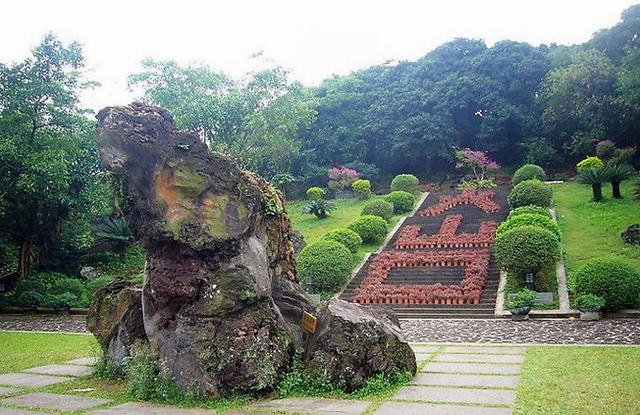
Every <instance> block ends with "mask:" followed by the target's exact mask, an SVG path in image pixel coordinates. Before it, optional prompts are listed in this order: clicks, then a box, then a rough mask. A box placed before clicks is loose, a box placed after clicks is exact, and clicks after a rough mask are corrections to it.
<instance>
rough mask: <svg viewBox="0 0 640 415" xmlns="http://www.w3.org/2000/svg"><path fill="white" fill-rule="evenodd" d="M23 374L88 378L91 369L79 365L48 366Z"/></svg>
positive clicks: (35, 368) (28, 370)
mask: <svg viewBox="0 0 640 415" xmlns="http://www.w3.org/2000/svg"><path fill="white" fill-rule="evenodd" d="M24 372H28V373H43V374H45V375H64V376H89V375H90V374H91V373H93V368H92V367H89V366H79V365H48V366H39V367H34V368H32V369H27V370H24Z"/></svg>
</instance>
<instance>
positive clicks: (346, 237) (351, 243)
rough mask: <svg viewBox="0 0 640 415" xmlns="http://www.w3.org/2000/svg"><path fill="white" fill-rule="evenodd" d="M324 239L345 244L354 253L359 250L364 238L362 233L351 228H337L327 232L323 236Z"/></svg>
mask: <svg viewBox="0 0 640 415" xmlns="http://www.w3.org/2000/svg"><path fill="white" fill-rule="evenodd" d="M322 239H324V240H331V241H335V242H338V243H341V244H342V245H344V247H345V248H347V249H348V250H349V251H350V252H351V253H352V254H355V253H356V252H358V248H360V245H362V238H361V237H360V235H358V234H357V233H355V232H354V231H352V230H351V229H344V228H343V229H336V230H333V231H330V232H327V233H325V234H324V235H323V236H322Z"/></svg>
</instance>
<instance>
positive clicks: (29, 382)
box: [0, 373, 71, 388]
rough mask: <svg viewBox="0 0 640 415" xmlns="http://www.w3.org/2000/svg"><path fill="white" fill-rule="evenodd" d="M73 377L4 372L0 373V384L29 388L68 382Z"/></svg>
mask: <svg viewBox="0 0 640 415" xmlns="http://www.w3.org/2000/svg"><path fill="white" fill-rule="evenodd" d="M69 380H71V378H63V377H60V376H45V375H32V374H30V373H4V374H2V375H0V385H9V386H22V387H27V388H39V387H42V386H49V385H54V384H56V383H62V382H67V381H69Z"/></svg>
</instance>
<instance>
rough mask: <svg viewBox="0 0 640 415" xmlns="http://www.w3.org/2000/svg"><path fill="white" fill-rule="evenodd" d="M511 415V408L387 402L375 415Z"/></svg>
mask: <svg viewBox="0 0 640 415" xmlns="http://www.w3.org/2000/svg"><path fill="white" fill-rule="evenodd" d="M399 414H402V415H511V414H513V410H511V409H509V408H487V407H481V406H459V405H438V404H431V403H409V402H385V403H383V404H382V406H380V408H378V410H377V411H375V412H374V413H373V415H399Z"/></svg>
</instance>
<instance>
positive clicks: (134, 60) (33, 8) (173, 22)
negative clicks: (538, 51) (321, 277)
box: [0, 0, 640, 110]
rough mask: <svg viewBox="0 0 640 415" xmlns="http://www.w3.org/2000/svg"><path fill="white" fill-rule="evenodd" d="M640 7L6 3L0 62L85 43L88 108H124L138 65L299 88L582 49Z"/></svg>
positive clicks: (119, 0)
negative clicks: (199, 67) (476, 46)
mask: <svg viewBox="0 0 640 415" xmlns="http://www.w3.org/2000/svg"><path fill="white" fill-rule="evenodd" d="M639 2H640V0H592V1H585V0H535V1H533V0H529V1H526V2H525V1H520V0H484V1H467V0H439V1H437V2H433V1H428V0H422V1H419V0H395V1H376V0H369V1H362V0H318V1H313V2H312V1H305V0H262V1H260V0H233V1H231V0H225V1H215V0H209V1H204V0H203V1H194V0H180V1H175V0H174V1H163V0H156V1H147V0H128V1H123V0H107V1H100V2H96V1H90V0H89V1H87V0H84V1H81V0H15V1H13V0H11V1H7V2H6V3H4V4H3V5H2V10H3V18H2V24H0V61H2V62H4V63H8V62H13V61H19V60H22V59H25V58H26V57H28V56H29V53H30V49H31V48H32V47H33V46H34V45H37V44H38V43H39V42H40V40H41V39H42V36H43V35H44V34H45V33H46V32H49V31H52V32H54V33H55V34H57V35H58V36H59V37H60V38H61V39H62V40H64V41H71V40H77V41H79V42H81V43H83V44H84V55H85V57H86V61H87V67H88V69H89V70H90V73H89V74H88V77H89V78H91V79H93V80H96V81H99V82H100V83H101V84H102V86H101V87H99V88H98V89H96V90H94V91H92V92H91V93H88V94H86V95H85V96H84V98H83V104H84V105H85V106H86V107H89V108H93V109H94V110H99V109H100V108H102V107H104V106H106V105H120V104H127V103H129V102H130V101H131V100H132V99H133V98H134V96H133V95H132V94H131V93H129V92H128V91H127V88H126V80H127V76H128V75H130V74H132V73H135V72H138V71H139V70H140V62H141V61H142V59H144V58H145V57H152V58H154V59H158V60H169V59H171V60H176V61H178V62H179V63H181V64H189V63H206V64H208V65H209V66H210V67H211V68H212V69H214V70H217V71H223V72H226V73H228V74H230V75H232V76H235V77H240V76H241V75H243V74H244V73H246V72H247V71H249V70H251V69H252V65H255V62H252V61H251V60H250V58H249V57H250V56H251V55H252V54H253V53H255V52H258V51H263V52H264V54H265V56H267V57H268V58H270V59H272V60H273V61H275V62H276V63H278V64H280V65H282V66H284V67H286V68H288V69H290V70H291V72H292V77H293V78H294V79H298V80H300V81H302V82H303V83H304V84H305V85H316V84H318V83H319V81H321V80H322V79H324V78H327V77H330V76H331V75H332V74H339V75H345V74H348V73H350V72H351V71H354V70H357V69H362V68H366V67H368V66H371V65H375V64H380V63H383V62H385V61H387V60H389V59H396V60H415V59H418V58H420V57H421V56H424V55H425V54H426V53H427V52H429V51H430V50H432V49H434V48H435V47H437V46H439V45H441V44H442V43H444V42H447V41H449V40H452V39H454V38H456V37H469V38H478V39H484V40H485V41H486V42H487V44H488V45H489V46H491V45H492V44H493V43H495V42H497V41H499V40H503V39H511V40H516V41H524V42H529V43H531V44H533V45H536V46H537V45H539V44H541V43H545V44H549V43H552V42H555V43H558V44H574V43H582V42H584V41H586V40H588V39H589V38H590V37H591V35H592V33H593V32H595V31H596V30H599V29H601V28H606V27H611V26H613V25H615V24H616V23H617V22H618V21H619V19H620V13H621V12H622V11H623V10H624V9H626V8H627V7H629V6H631V5H633V4H636V3H639Z"/></svg>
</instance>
